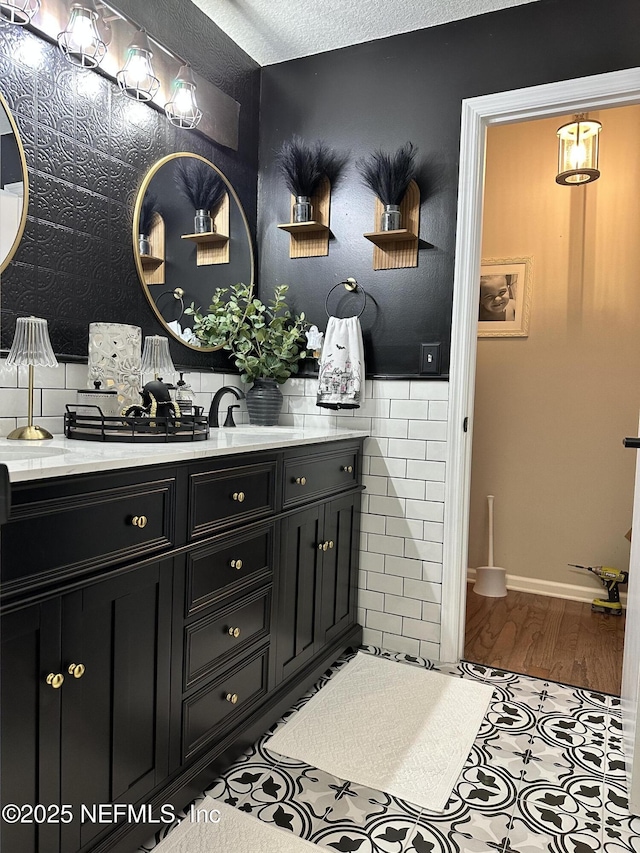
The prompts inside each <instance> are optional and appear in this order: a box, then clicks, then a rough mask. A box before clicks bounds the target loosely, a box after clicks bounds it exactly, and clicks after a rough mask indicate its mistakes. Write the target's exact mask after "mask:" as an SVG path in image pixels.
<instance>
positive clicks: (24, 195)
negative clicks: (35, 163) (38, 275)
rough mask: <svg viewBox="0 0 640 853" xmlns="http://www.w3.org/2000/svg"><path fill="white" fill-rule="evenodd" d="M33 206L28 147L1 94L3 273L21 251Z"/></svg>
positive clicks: (0, 268)
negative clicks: (26, 148) (23, 141)
mask: <svg viewBox="0 0 640 853" xmlns="http://www.w3.org/2000/svg"><path fill="white" fill-rule="evenodd" d="M28 206H29V178H28V175H27V161H26V159H25V156H24V148H23V147H22V142H21V140H20V134H19V133H18V127H17V125H16V122H15V119H14V118H13V116H12V115H11V111H10V109H9V105H8V104H7V102H6V101H5V99H4V98H3V96H2V93H0V273H2V272H4V270H5V269H6V268H7V266H8V265H9V261H10V260H11V258H13V256H14V255H15V253H16V252H17V250H18V246H19V245H20V240H21V239H22V235H23V234H24V227H25V224H26V221H27V208H28Z"/></svg>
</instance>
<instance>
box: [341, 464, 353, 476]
mask: <svg viewBox="0 0 640 853" xmlns="http://www.w3.org/2000/svg"><path fill="white" fill-rule="evenodd" d="M340 470H341V471H344V473H345V474H353V465H343V466H342V468H341V469H340Z"/></svg>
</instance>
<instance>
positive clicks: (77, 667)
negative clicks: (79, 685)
mask: <svg viewBox="0 0 640 853" xmlns="http://www.w3.org/2000/svg"><path fill="white" fill-rule="evenodd" d="M84 674H85V666H84V664H83V663H70V664H69V675H72V676H73V677H74V678H82V676H83V675H84Z"/></svg>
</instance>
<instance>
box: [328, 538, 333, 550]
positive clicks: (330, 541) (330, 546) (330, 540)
mask: <svg viewBox="0 0 640 853" xmlns="http://www.w3.org/2000/svg"><path fill="white" fill-rule="evenodd" d="M331 548H333V539H329V550H331Z"/></svg>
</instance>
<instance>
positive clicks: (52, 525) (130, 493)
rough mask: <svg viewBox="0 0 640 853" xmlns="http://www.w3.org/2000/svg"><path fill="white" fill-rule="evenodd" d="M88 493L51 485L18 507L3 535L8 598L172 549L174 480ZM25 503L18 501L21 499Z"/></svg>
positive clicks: (93, 487)
mask: <svg viewBox="0 0 640 853" xmlns="http://www.w3.org/2000/svg"><path fill="white" fill-rule="evenodd" d="M110 482H113V479H110V478H109V477H108V476H105V478H104V488H98V486H99V484H100V483H99V481H98V480H97V479H93V480H92V481H91V482H90V483H89V484H87V490H86V491H85V490H84V489H80V490H79V491H74V489H71V488H69V487H65V486H57V487H56V486H55V485H50V484H47V485H45V486H42V487H41V488H39V489H38V490H37V491H36V490H34V491H33V493H32V496H33V497H37V498H39V499H36V500H28V501H26V502H24V503H22V501H19V502H17V503H16V504H15V505H14V508H13V510H12V513H11V518H10V521H9V523H8V524H6V525H4V526H3V528H2V580H3V585H4V590H3V591H4V592H5V593H6V592H8V591H9V589H8V588H7V583H8V584H9V587H10V586H11V584H12V583H13V582H18V581H21V580H23V579H24V578H27V577H29V578H33V580H32V581H30V583H34V584H36V585H41V584H44V583H47V582H48V581H49V580H51V579H53V578H55V579H61V578H64V577H67V576H70V575H73V574H76V573H78V572H81V571H83V570H88V569H94V568H100V567H102V566H106V565H112V564H114V563H119V562H124V561H127V560H132V559H134V558H137V557H143V556H147V555H149V554H153V553H154V552H156V551H160V550H163V549H167V548H169V547H171V546H172V545H173V543H174V505H175V486H176V481H175V479H174V478H167V479H162V480H149V481H147V482H135V483H130V484H128V485H119V486H116V487H114V488H109V487H108V486H109V483H110ZM18 497H21V495H18Z"/></svg>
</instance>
